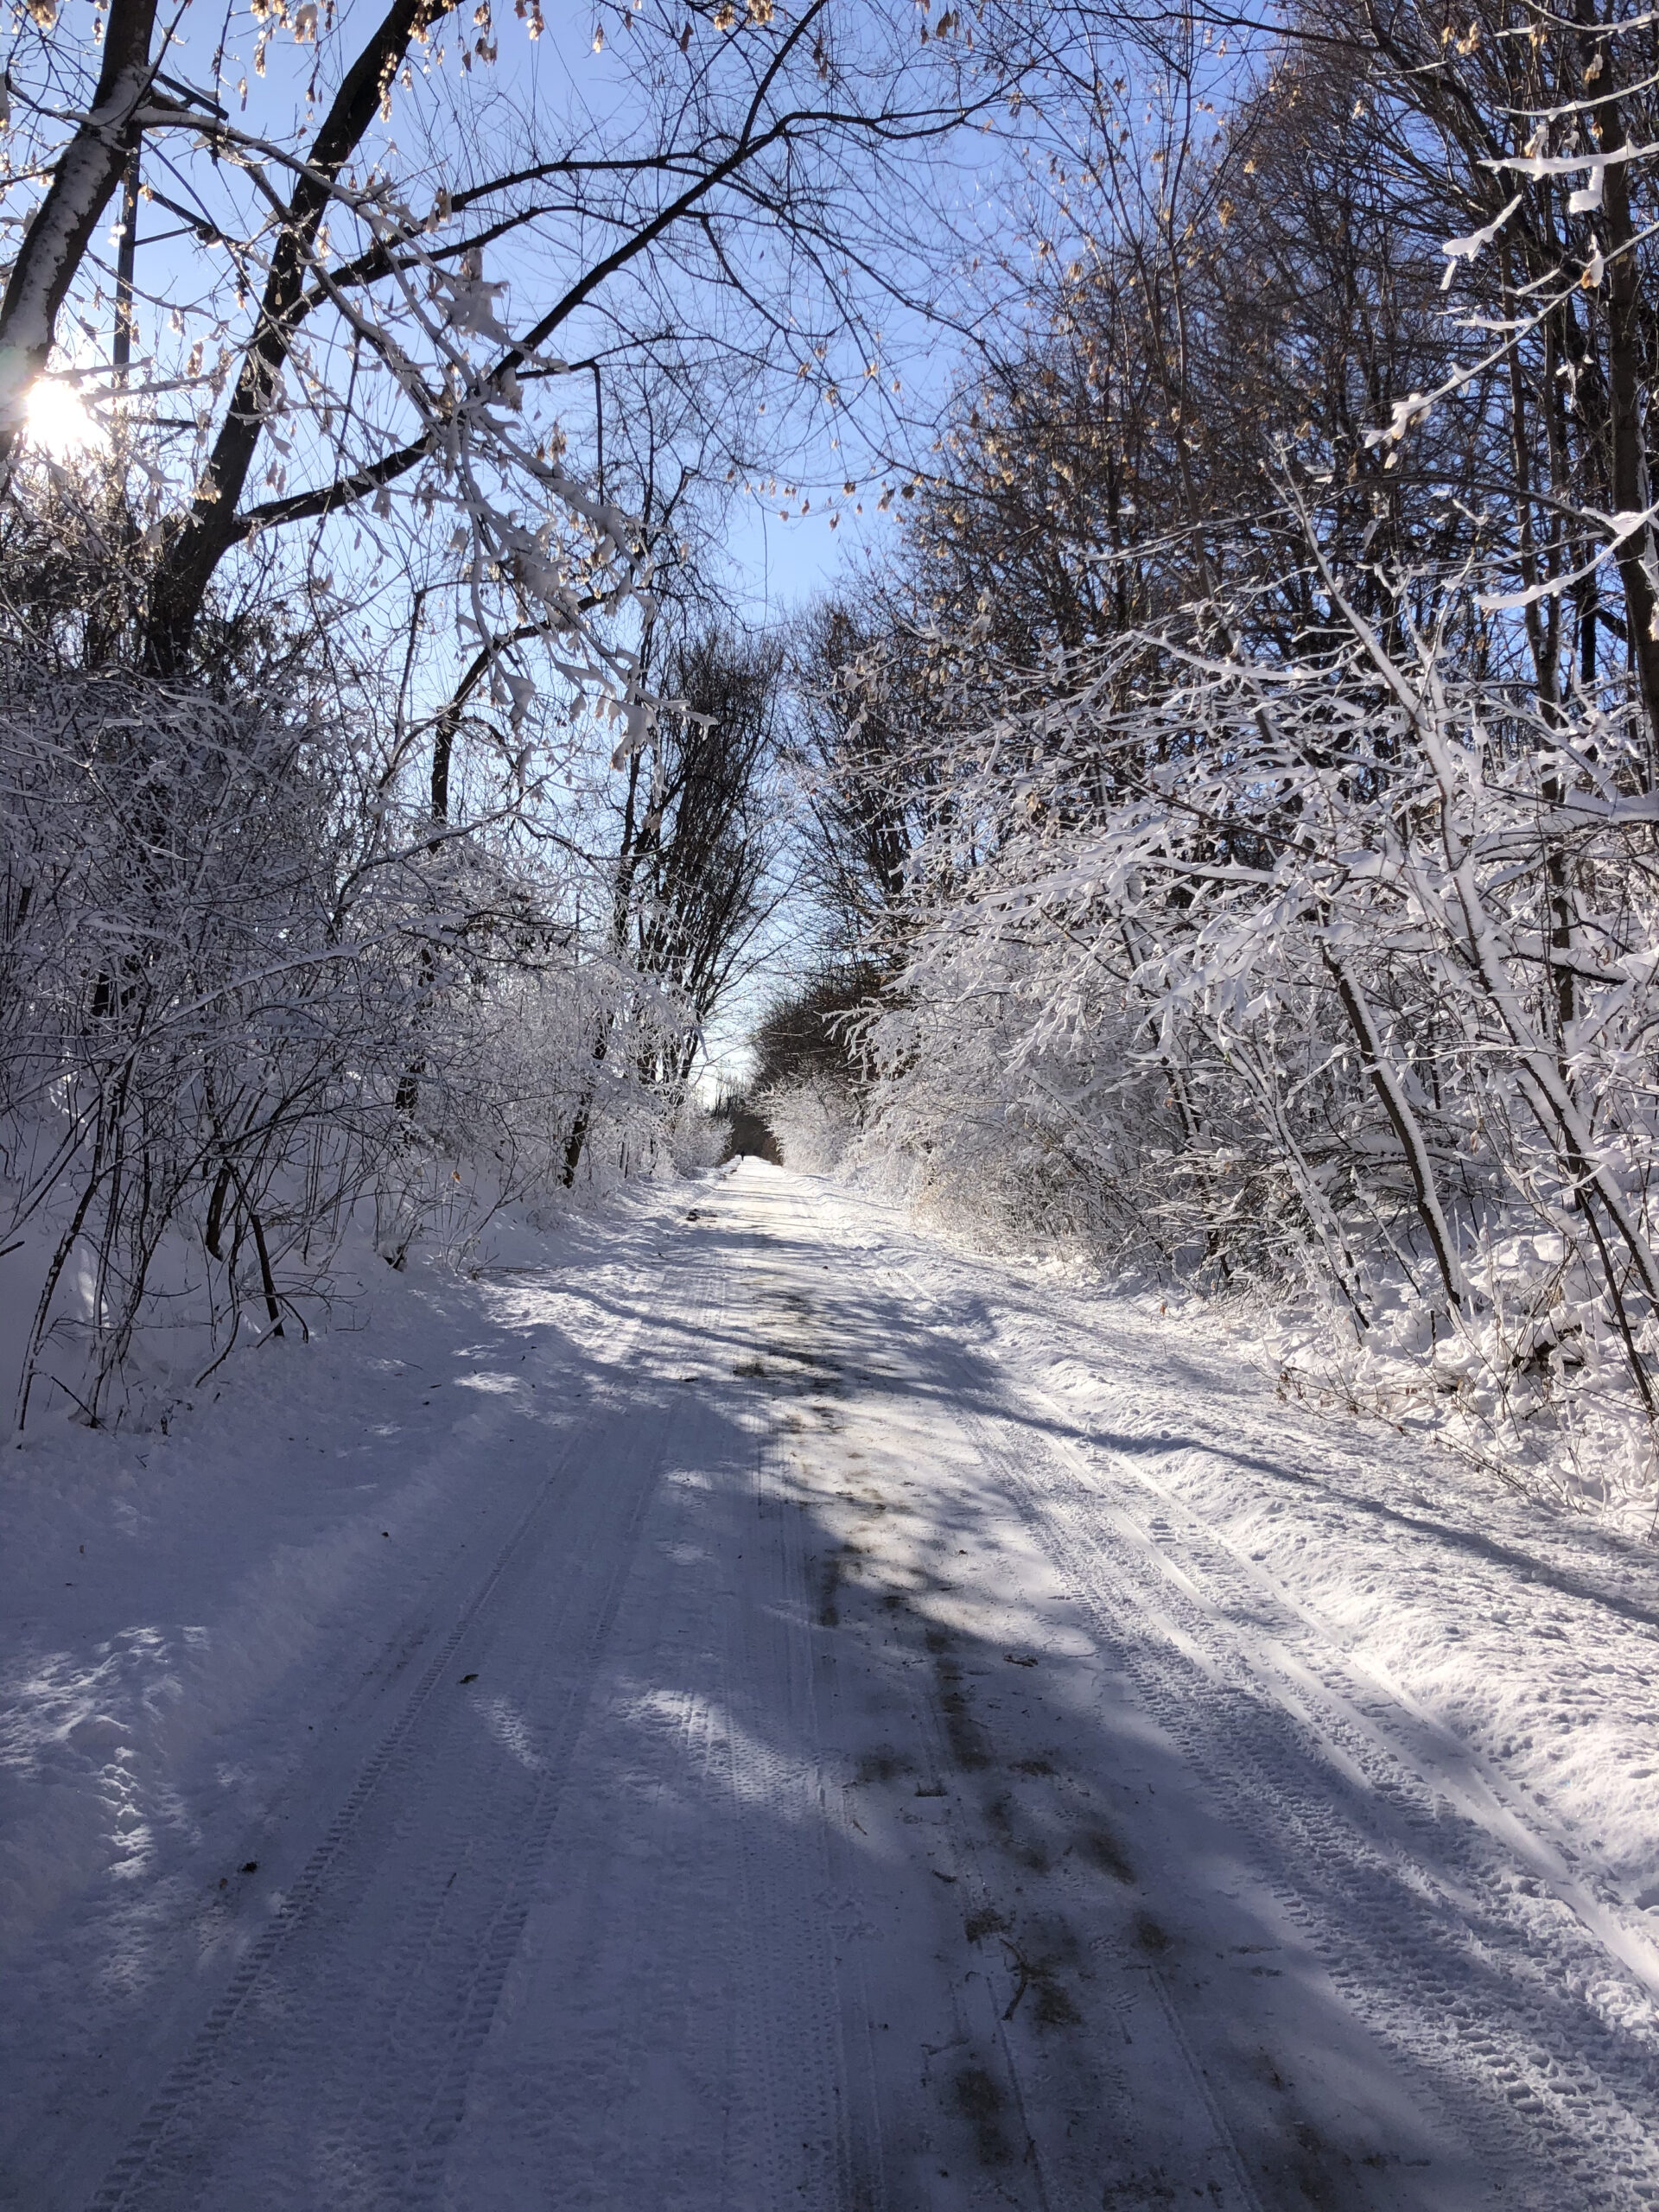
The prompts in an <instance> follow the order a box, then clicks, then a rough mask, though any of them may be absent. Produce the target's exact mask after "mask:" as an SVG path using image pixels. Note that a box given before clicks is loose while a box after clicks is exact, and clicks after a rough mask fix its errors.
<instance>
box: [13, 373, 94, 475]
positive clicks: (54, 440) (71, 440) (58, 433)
mask: <svg viewBox="0 0 1659 2212" xmlns="http://www.w3.org/2000/svg"><path fill="white" fill-rule="evenodd" d="M24 419H25V421H26V423H27V424H28V429H27V432H26V435H27V437H28V439H29V444H30V445H32V446H34V447H35V448H38V449H39V451H41V453H44V454H47V455H48V457H49V458H50V459H52V460H53V461H73V459H74V457H75V456H76V455H77V454H83V453H90V452H92V451H94V450H96V449H98V448H102V447H104V446H105V445H107V443H108V442H109V441H108V440H107V439H106V438H105V435H104V432H103V429H102V428H101V427H100V425H99V423H96V422H94V421H93V419H92V416H90V415H89V414H88V413H87V411H86V408H85V406H84V405H83V404H81V398H80V395H79V392H78V391H76V390H75V388H74V386H73V385H72V384H65V383H63V382H61V381H60V379H59V378H55V377H42V378H41V379H40V381H39V382H38V383H37V384H36V385H35V387H34V389H33V390H32V391H30V393H29V399H28V403H27V405H26V407H25V410H24Z"/></svg>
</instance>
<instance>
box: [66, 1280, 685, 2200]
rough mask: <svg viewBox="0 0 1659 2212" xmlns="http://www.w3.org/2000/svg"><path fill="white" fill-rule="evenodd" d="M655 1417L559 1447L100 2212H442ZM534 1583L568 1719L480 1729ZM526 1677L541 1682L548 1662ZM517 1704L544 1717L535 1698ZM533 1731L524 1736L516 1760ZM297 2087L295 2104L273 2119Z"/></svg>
mask: <svg viewBox="0 0 1659 2212" xmlns="http://www.w3.org/2000/svg"><path fill="white" fill-rule="evenodd" d="M708 1272H709V1270H708V1268H707V1267H706V1266H703V1267H701V1268H699V1274H700V1275H701V1276H702V1277H704V1278H706V1277H707V1274H708ZM688 1304H690V1301H682V1313H684V1311H685V1306H687V1305H688ZM639 1410H641V1409H639V1408H637V1407H636V1408H632V1409H631V1408H627V1407H615V1406H613V1407H611V1408H605V1409H601V1410H600V1411H599V1412H598V1413H597V1414H596V1415H595V1416H592V1417H590V1418H589V1419H588V1420H587V1421H584V1422H583V1423H582V1425H581V1426H580V1427H578V1428H577V1429H576V1430H575V1433H573V1434H571V1435H570V1436H569V1438H568V1439H567V1440H565V1441H564V1443H563V1446H562V1447H561V1448H559V1450H558V1457H557V1463H556V1468H555V1470H554V1471H553V1473H552V1474H551V1475H550V1477H549V1478H548V1479H547V1481H546V1482H545V1483H544V1484H543V1486H542V1488H541V1490H540V1491H539V1492H538V1494H537V1497H535V1498H534V1499H533V1500H532V1502H531V1504H530V1506H529V1507H528V1508H527V1509H526V1510H525V1512H524V1514H523V1516H521V1517H520V1519H519V1521H518V1524H517V1525H516V1526H515V1528H514V1529H513V1531H512V1534H511V1535H510V1536H509V1537H508V1539H507V1541H505V1544H504V1545H503V1546H502V1547H501V1548H500V1550H499V1552H498V1554H497V1555H496V1557H495V1560H493V1563H492V1565H491V1567H490V1569H489V1570H488V1572H487V1573H486V1574H485V1576H484V1577H483V1578H482V1579H481V1580H480V1583H479V1585H478V1586H477V1588H476V1590H475V1592H474V1595H473V1597H472V1598H471V1599H469V1600H468V1602H467V1605H465V1606H464V1607H463V1609H462V1610H461V1612H460V1614H459V1615H458V1616H457V1618H455V1620H454V1623H453V1624H452V1625H451V1627H450V1628H449V1629H448V1631H447V1632H446V1633H445V1635H444V1636H443V1637H442V1641H441V1642H440V1643H439V1644H438V1645H437V1647H436V1649H435V1650H434V1652H433V1654H432V1656H431V1657H430V1659H429V1661H428V1662H427V1665H426V1666H425V1668H424V1669H423V1671H422V1673H421V1675H420V1676H419V1678H418V1680H417V1681H416V1686H415V1688H414V1690H413V1691H412V1693H411V1694H410V1697H409V1699H408V1701H407V1702H406V1704H405V1706H404V1709H403V1712H402V1713H401V1714H400V1715H399V1717H398V1719H397V1720H396V1721H395V1722H394V1724H393V1725H392V1726H391V1729H390V1730H389V1731H388V1732H386V1734H385V1736H384V1737H383V1738H382V1739H381V1741H380V1743H379V1744H378V1745H377V1747H376V1748H375V1750H374V1751H373V1752H372V1754H371V1755H370V1757H369V1758H368V1759H367V1760H366V1762H365V1764H364V1765H363V1766H362V1768H361V1769H360V1770H359V1774H358V1776H357V1779H356V1781H355V1782H354V1783H353V1786H352V1788H351V1789H350V1791H349V1793H348V1795H347V1796H346V1799H345V1801H344V1802H343V1803H342V1804H341V1805H340V1809H339V1811H338V1812H337V1814H336V1815H335V1816H334V1820H333V1821H331V1823H330V1824H329V1827H327V1830H326V1831H325V1833H324V1834H323V1835H322V1837H321V1839H320V1840H319V1841H318V1843H317V1844H316V1846H315V1848H314V1849H313V1851H312V1853H311V1854H310V1856H309V1858H308V1860H307V1861H306V1863H305V1866H304V1867H303V1869H302V1872H301V1873H300V1875H299V1876H298V1878H297V1879H296V1881H295V1882H294V1883H293V1885H291V1886H290V1888H289V1891H288V1892H287V1894H286V1896H285V1897H284V1898H283V1900H282V1903H281V1906H280V1909H279V1910H278V1911H277V1914H276V1916H274V1917H273V1919H272V1920H271V1921H270V1923H269V1924H268V1925H267V1927H266V1928H265V1929H264V1932H263V1933H262V1935H261V1936H259V1937H258V1939H257V1941H256V1942H255V1943H254V1944H253V1945H252V1946H251V1948H250V1950H249V1951H248V1952H247V1954H246V1955H245V1957H244V1958H243V1959H242V1961H240V1962H239V1964H238V1967H236V1969H235V1971H234V1972H233V1974H232V1977H231V1979H230V1981H229V1983H228V1985H227V1986H226V1988H225V1990H224V1991H223V1992H222V1993H221V1994H220V1996H219V1999H218V2000H217V2002H216V2003H215V2004H214V2005H213V2008H212V2010H211V2011H210V2012H209V2013H208V2015H207V2020H206V2022H205V2023H204V2024H203V2027H202V2029H201V2030H200V2033H199V2035H198V2036H197V2037H196V2039H195V2042H194V2045H193V2047H192V2049H191V2050H189V2051H188V2053H187V2055H186V2056H185V2057H184V2058H183V2059H182V2060H181V2062H180V2063H179V2064H178V2065H177V2066H176V2067H175V2069H173V2071H172V2073H171V2074H170V2075H168V2079H167V2080H166V2082H164V2084H163V2086H162V2088H161V2090H160V2091H159V2092H158V2094H156V2097H155V2098H154V2099H153V2100H152V2101H151V2103H150V2105H149V2109H148V2111H147V2112H146V2113H145V2115H144V2117H143V2120H142V2121H141V2122H140V2124H139V2126H138V2127H137V2130H136V2131H135V2133H134V2135H133V2137H132V2139H131V2140H130V2144H129V2145H128V2148H127V2150H126V2151H125V2152H124V2154H123V2155H122V2157H121V2158H118V2160H117V2161H116V2163H115V2164H114V2165H113V2167H112V2168H111V2171H110V2172H109V2174H108V2176H107V2177H106V2178H105V2182H104V2183H103V2185H102V2186H101V2188H100V2189H99V2190H98V2191H97V2192H96V2193H95V2195H94V2196H92V2199H91V2200H90V2203H89V2207H88V2212H139V2208H142V2207H144V2206H153V2207H156V2208H157V2212H185V2208H187V2207H188V2206H192V2205H195V2204H205V2205H208V2206H212V2207H213V2208H214V2212H218V2208H219V2207H220V2206H224V2205H227V2204H230V2203H232V2202H234V2203H235V2204H236V2205H237V2207H238V2212H243V2208H249V2207H252V2206H256V2205H258V2204H260V2203H270V2204H273V2205H274V2204H289V2203H299V2202H303V2203H304V2204H306V2205H307V2207H308V2208H311V2207H315V2208H318V2212H321V2208H322V2207H324V2206H328V2207H334V2206H338V2207H340V2208H341V2212H346V2208H348V2207H349V2208H350V2212H370V2208H372V2207H377V2206H385V2208H386V2212H394V2208H395V2212H404V2209H405V2208H410V2207H413V2206H416V2205H418V2204H421V2203H423V2202H432V2201H434V2198H435V2193H436V2191H437V2190H438V2187H439V2185H440V2181H441V2177H442V2166H443V2161H444V2157H445V2153H446V2152H447V2148H448V2144H449V2142H450V2140H451V2139H452V2138H453V2135H454V2131H455V2127H456V2126H457V2124H458V2122H459V2120H460V2116H461V2109H462V2106H463V2102H464V2098H465V2092H466V2084H467V2077H468V2075H469V2074H470V2071H471V2068H472V2064H473V2062H474V2059H475V2057H476V2056H477V2053H478V2050H479V2048H480V2045H481V2044H482V2041H483V2038H484V2036H485V2034H486V2031H487V2030H488V2027H489V2024H490V2020H491V2018H492V2016H493V2012H494V2009H495V2005H496V2001H497V1998H498V1996H499V1990H500V1987H501V1984H502V1980H503V1979H504V1977H505V1973H506V1970H507V1967H508V1965H509V1963H510V1961H511V1959H512V1955H513V1952H514V1951H515V1949H516V1948H517V1946H518V1941H519V1938H520V1936H521V1934H522V1930H523V1926H524V1916H525V1911H526V1910H527V1907H526V1904H525V1899H524V1880H525V1876H526V1874H527V1872H528V1871H529V1870H530V1869H531V1867H532V1866H534V1864H535V1863H536V1861H537V1859H538V1857H539V1855H540V1853H542V1851H543V1850H544V1848H545V1846H546V1842H547V1839H548V1835H549V1834H550V1830H551V1827H552V1824H553V1821H554V1820H555V1819H556V1814H557V1810H558V1803H559V1796H560V1789H561V1785H562V1783H563V1775H564V1769H565V1765H566V1763H567V1761H568V1758H569V1752H570V1750H571V1748H572V1746H573V1745H574V1742H575V1738H576V1736H577V1734H578V1732H579V1731H580V1727H581V1724H582V1715H583V1713H584V1711H585V1708H586V1704H587V1700H588V1693H589V1691H590V1689H591V1686H592V1682H593V1679H594V1674H595V1671H596V1669H597V1668H598V1666H599V1664H600V1662H601V1656H602V1653H603V1649H604V1645H605V1642H606V1638H607V1634H608V1632H609V1630H610V1627H611V1624H612V1623H613V1619H614V1618H615V1614H616V1610H617V1606H618V1604H619V1603H620V1596H621V1592H622V1589H623V1586H624V1585H625V1583H626V1579H627V1576H628V1574H629V1573H630V1571H631V1569H632V1562H633V1556H634V1549H635V1546H636V1543H637V1540H638V1536H639V1529H640V1527H641V1524H642V1522H643V1521H644V1518H645V1512H646V1510H647V1507H648V1505H649V1503H650V1499H651V1496H652V1489H653V1485H654V1484H655V1480H656V1478H657V1475H658V1471H659V1469H660V1465H661V1461H662V1458H663V1455H664V1452H665V1450H666V1448H667V1438H668V1431H669V1423H668V1422H667V1421H666V1420H659V1421H655V1422H646V1421H641V1420H640V1419H639V1417H638V1416H639ZM631 1411H632V1415H633V1417H632V1421H631V1420H630V1413H631ZM619 1427H620V1428H621V1429H622V1432H623V1437H622V1442H623V1454H624V1459H625V1464H624V1465H621V1466H620V1467H619V1465H617V1456H618V1455H617V1453H616V1452H615V1451H614V1450H613V1452H611V1453H610V1454H609V1455H608V1459H607V1464H606V1466H605V1476H606V1479H601V1480H594V1479H591V1478H589V1479H587V1480H583V1479H582V1474H583V1471H584V1470H583V1467H582V1462H583V1461H584V1459H588V1458H592V1457H595V1456H597V1447H598V1446H601V1445H602V1444H603V1443H604V1442H605V1440H607V1437H609V1436H610V1435H612V1434H613V1433H614V1432H615V1431H616V1430H617V1429H618V1428H619ZM630 1432H631V1433H630ZM573 1474H574V1475H575V1481H574V1483H573V1481H572V1476H573ZM619 1478H625V1479H619ZM567 1503H568V1504H569V1506H570V1507H571V1508H572V1509H573V1510H574V1511H575V1514H576V1516H577V1517H578V1522H579V1526H578V1529H576V1531H575V1536H576V1541H575V1544H574V1545H571V1546H569V1547H568V1548H565V1549H563V1551H562V1552H561V1554H560V1556H559V1557H558V1558H556V1559H551V1560H550V1559H549V1557H548V1552H549V1549H550V1546H551V1545H552V1544H553V1543H554V1541H556V1539H557V1538H559V1537H561V1536H568V1535H569V1534H570V1533H571V1532H570V1531H569V1530H567V1529H564V1528H563V1527H562V1526H561V1522H560V1515H559V1510H558V1509H559V1508H561V1507H562V1506H564V1505H566V1504H567ZM532 1577H535V1578H537V1579H538V1580H539V1579H543V1578H544V1580H545V1581H546V1584H547V1585H548V1586H549V1589H550V1592H555V1591H556V1592H559V1593H560V1594H561V1595H562V1597H563V1603H562V1604H558V1603H556V1602H553V1601H552V1600H551V1598H550V1603H549V1604H548V1606H547V1609H546V1610H547V1611H548V1612H549V1613H550V1614H551V1615H552V1616H553V1617H554V1618H555V1619H556V1622H557V1624H558V1629H559V1631H560V1640H559V1653H560V1663H559V1665H558V1668H557V1675H558V1677H559V1688H558V1690H557V1692H556V1694H554V1695H553V1696H552V1697H551V1698H544V1699H543V1704H544V1705H546V1704H550V1705H551V1706H552V1707H553V1708H554V1709H555V1711H556V1721H555V1723H554V1725H553V1726H551V1727H550V1728H547V1727H543V1729H542V1730H541V1731H539V1732H537V1731H535V1730H533V1729H531V1728H528V1727H526V1726H525V1725H524V1721H523V1720H522V1719H520V1718H519V1716H518V1715H515V1714H513V1713H510V1712H509V1713H505V1715H504V1714H503V1713H499V1712H498V1713H496V1714H495V1715H494V1716H493V1717H494V1719H495V1721H496V1724H497V1725H496V1726H495V1728H494V1730H493V1731H492V1730H491V1729H490V1728H488V1727H482V1728H480V1727H479V1726H476V1720H477V1718H478V1707H479V1705H480V1703H481V1702H482V1701H483V1694H482V1693H480V1694H479V1695H478V1697H476V1698H474V1699H472V1700H468V1699H465V1698H460V1697H457V1696H456V1695H455V1686H454V1683H453V1682H452V1681H450V1676H451V1674H452V1672H453V1670H454V1669H455V1667H456V1666H457V1665H458V1664H459V1663H460V1662H461V1656H462V1652H463V1648H465V1649H466V1656H467V1657H469V1658H476V1659H477V1660H478V1661H479V1662H480V1664H479V1665H478V1666H477V1667H475V1668H474V1669H472V1670H471V1671H474V1672H477V1673H480V1674H482V1673H484V1672H486V1671H493V1670H488V1669H487V1666H486V1662H487V1654H488V1650H489V1648H490V1643H491V1636H492V1629H493V1627H494V1629H495V1630H496V1631H497V1641H498V1642H499V1630H500V1627H501V1624H502V1623H501V1617H503V1616H506V1617H508V1618H509V1619H510V1617H511V1614H512V1610H513V1606H512V1599H514V1597H515V1596H517V1597H518V1610H519V1611H521V1612H522V1611H524V1592H523V1590H522V1588H520V1589H519V1590H518V1591H516V1592H515V1590H514V1589H513V1588H512V1585H513V1584H514V1583H515V1582H516V1583H518V1585H521V1586H522V1585H523V1584H524V1583H525V1582H526V1581H527V1580H530V1579H531V1578H532ZM536 1618H540V1617H539V1615H537V1616H536ZM543 1634H544V1636H545V1630H543ZM469 1637H470V1638H471V1639H472V1643H471V1644H469V1643H468V1639H469ZM547 1640H548V1641H549V1642H550V1638H549V1639H547ZM474 1647H477V1648H476V1649H474ZM505 1656H507V1657H508V1659H509V1661H510V1660H511V1658H512V1654H511V1651H510V1650H509V1652H508V1653H507V1654H506V1655H505ZM520 1669H521V1674H522V1673H523V1672H524V1666H523V1655H520ZM529 1672H530V1675H531V1682H532V1684H534V1683H535V1681H537V1670H536V1669H535V1666H534V1663H533V1661H532V1663H531V1669H530V1670H529ZM441 1691H442V1693H443V1694H442V1695H440V1692H441ZM520 1704H521V1707H523V1708H524V1710H526V1711H530V1712H533V1711H534V1710H535V1707H536V1704H537V1700H535V1699H534V1698H533V1697H532V1698H526V1699H524V1700H520ZM515 1719H517V1720H518V1734H519V1738H520V1739H519V1741H518V1742H517V1743H516V1744H515V1743H513V1742H512V1741H511V1740H509V1741H508V1742H507V1743H506V1744H505V1745H503V1743H502V1741H501V1737H502V1735H503V1733H504V1732H505V1735H506V1736H507V1737H508V1738H512V1735H513V1732H514V1727H513V1723H514V1721H515ZM538 1733H539V1740H537V1736H538ZM515 1768H516V1769H517V1770H518V1771H517V1773H516V1774H515V1772H514V1769H515ZM521 1777H522V1778H521ZM411 1858H412V1860H413V1864H412V1865H411V1864H410V1859H411ZM446 1869H447V1872H446ZM441 1877H442V1878H441ZM365 1920H366V1922H367V1923H368V1924H367V1927H366V1928H365V1925H364V1923H365ZM365 1938H366V1940H365ZM353 1944H355V1949H353ZM353 1959H355V1961H356V1969H355V1970H354V1969H353ZM365 1967H366V1968H367V1973H366V1975H365V1973H364V1972H363V1969H364V1968H365ZM365 1981H366V1986H365ZM296 2074H297V2075H298V2076H299V2079H298V2081H297V2082H296V2081H295V2079H294V2076H295V2075H296ZM285 2079H286V2081H287V2084H288V2086H289V2097H290V2107H283V2108H281V2109H273V2108H271V2105H270V2100H271V2095H272V2091H273V2089H274V2088H282V2087H283V2084H284V2080H285ZM411 2094H412V2097H413V2103H412V2105H411ZM296 2099H297V2102H298V2105H299V2107H300V2108H301V2109H302V2111H303V2113H304V2117H305V2119H306V2120H307V2121H308V2122H309V2123H310V2125H308V2126H305V2127H303V2128H299V2129H296V2128H294V2127H291V2126H284V2124H283V2120H284V2114H285V2113H287V2114H288V2116H289V2117H291V2116H292V2113H291V2106H292V2104H293V2102H294V2101H295V2100H296ZM318 2114H321V2117H318V2116H317V2115H318ZM227 2164H228V2165H229V2167H230V2169H231V2171H230V2173H229V2174H226V2171H225V2169H226V2165H227ZM227 2187H228V2193H227Z"/></svg>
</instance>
